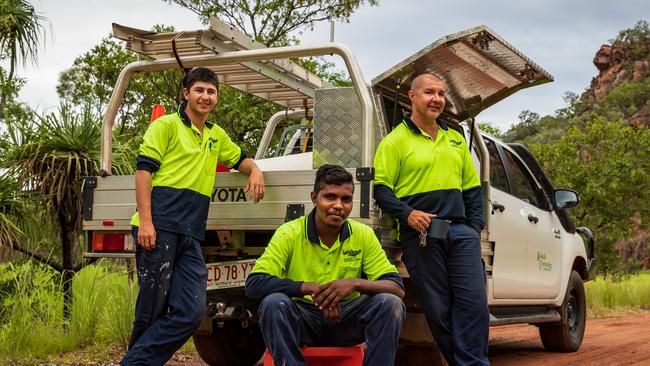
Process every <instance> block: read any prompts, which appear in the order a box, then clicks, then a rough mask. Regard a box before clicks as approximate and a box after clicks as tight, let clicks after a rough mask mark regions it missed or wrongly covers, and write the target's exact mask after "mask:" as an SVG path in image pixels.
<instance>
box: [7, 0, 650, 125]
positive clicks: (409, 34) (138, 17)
mask: <svg viewBox="0 0 650 366" xmlns="http://www.w3.org/2000/svg"><path fill="white" fill-rule="evenodd" d="M33 3H34V4H35V7H36V9H37V11H38V12H39V13H40V14H41V15H43V16H45V17H47V18H48V19H49V21H50V25H51V28H52V31H53V34H52V33H48V35H47V40H46V45H45V47H44V48H42V51H41V53H40V56H39V61H38V67H33V66H28V67H27V68H25V69H22V68H21V69H20V70H19V73H20V76H22V77H25V78H26V79H27V80H28V83H27V85H26V86H25V87H24V88H23V90H22V93H21V97H22V98H23V100H25V101H27V102H28V103H29V104H30V105H31V106H32V107H35V108H37V109H39V110H42V109H47V108H52V107H53V106H57V105H58V97H57V95H56V90H55V87H56V83H57V78H58V75H59V73H60V72H62V71H63V70H65V69H66V68H69V67H70V66H71V65H72V62H73V60H74V58H75V57H77V56H79V55H81V54H82V53H84V52H86V51H88V50H90V48H92V47H93V46H94V45H96V44H98V43H99V42H100V40H101V39H102V38H103V37H105V36H107V35H109V34H110V32H111V23H113V22H116V23H119V24H122V25H126V26H131V27H135V28H140V29H150V28H151V27H152V26H153V25H154V24H167V25H173V26H174V27H175V28H176V29H177V30H193V29H202V28H205V27H204V26H203V25H202V24H201V23H200V21H199V20H198V17H197V16H196V15H195V14H194V13H192V12H190V11H188V10H185V9H183V8H181V7H179V6H177V5H170V4H168V3H166V2H164V1H162V0H110V1H108V0H106V1H99V0H35V1H34V2H33ZM639 20H646V21H649V20H650V5H649V4H648V2H647V0H619V1H609V0H536V1H526V0H509V1H508V0H490V1H486V0H475V1H470V0H437V1H434V0H429V1H424V0H400V1H394V0H393V1H390V0H382V1H381V3H380V6H379V7H368V6H365V7H363V8H361V9H359V10H358V11H357V12H356V13H355V14H354V15H353V16H352V17H351V18H350V22H349V23H345V24H342V23H337V24H336V30H335V40H336V41H338V42H343V43H345V44H347V45H348V46H350V47H351V48H352V50H353V51H354V52H355V54H356V56H357V58H358V60H359V62H360V63H361V67H362V70H363V74H364V77H365V79H366V81H367V82H370V80H371V79H372V78H374V77H375V76H377V75H379V74H381V73H382V72H383V71H385V70H386V69H388V68H390V67H392V66H393V65H395V64H397V63H398V62H400V61H402V60H403V59H404V58H406V57H408V56H410V55H411V54H413V53H414V52H416V51H419V50H420V49H422V48H423V47H425V46H427V45H428V44H430V43H432V42H433V41H435V40H437V39H438V38H440V37H442V36H444V35H447V34H450V33H455V32H458V31H460V30H464V29H467V28H470V27H473V26H476V25H480V24H485V25H487V26H489V27H490V28H491V29H492V30H493V31H495V32H496V33H497V34H499V35H500V36H501V37H502V38H503V39H505V40H506V41H508V42H509V43H510V44H512V45H513V46H514V47H516V48H517V49H519V50H520V51H522V52H523V53H524V54H525V55H527V56H528V57H529V58H531V59H532V60H533V61H534V62H536V63H537V64H538V65H540V66H541V67H542V68H544V69H545V70H546V71H548V72H549V73H550V74H551V75H553V76H554V77H555V81H554V82H553V83H550V84H545V85H542V86H538V87H534V88H531V89H527V90H523V91H520V92H518V93H516V94H514V95H513V96H511V97H509V98H508V99H506V100H504V101H502V102H500V103H498V104H497V105H495V106H493V107H491V108H489V109H487V110H485V111H484V112H482V113H481V114H480V115H479V116H478V120H479V121H490V122H493V123H494V124H495V125H497V126H499V127H500V128H501V129H502V130H506V129H507V128H508V127H509V126H510V125H512V124H513V123H516V122H517V121H518V118H517V116H518V115H519V113H520V112H521V111H522V110H530V111H533V112H537V113H539V114H541V115H545V114H552V113H553V112H554V111H555V110H556V109H558V108H561V107H563V106H564V101H563V96H564V94H565V92H567V91H571V92H574V93H581V92H582V91H583V90H584V89H585V88H587V87H588V86H589V83H590V81H591V79H592V78H593V77H594V76H596V75H597V73H598V70H597V69H596V68H595V67H594V66H593V63H592V59H593V57H594V55H595V53H596V51H598V49H599V48H600V46H601V45H602V44H604V43H607V42H608V40H610V39H612V38H614V37H615V36H616V35H617V34H618V32H619V31H620V30H623V29H626V28H630V27H632V26H633V25H635V24H636V22H637V21H639ZM302 40H303V44H312V43H322V42H327V41H329V25H328V24H323V25H321V26H318V27H317V28H316V29H315V30H314V31H313V32H309V31H306V32H305V33H304V34H303V35H302Z"/></svg>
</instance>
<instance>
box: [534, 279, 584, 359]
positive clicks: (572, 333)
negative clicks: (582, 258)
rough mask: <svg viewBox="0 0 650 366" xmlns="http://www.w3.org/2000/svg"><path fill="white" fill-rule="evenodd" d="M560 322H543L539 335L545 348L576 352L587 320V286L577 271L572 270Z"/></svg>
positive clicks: (561, 308)
mask: <svg viewBox="0 0 650 366" xmlns="http://www.w3.org/2000/svg"><path fill="white" fill-rule="evenodd" d="M558 310H559V311H560V315H561V316H562V319H561V321H560V322H559V323H551V324H542V325H540V326H539V335H540V337H541V338H542V344H544V348H546V349H547V350H549V351H555V352H575V351H577V350H578V348H580V345H581V344H582V338H583V336H584V334H585V325H586V321H587V316H586V315H587V309H586V299H585V287H584V285H583V283H582V278H580V275H579V274H578V272H576V271H571V276H570V277H569V285H568V286H567V289H566V295H565V296H564V302H562V306H561V307H560V308H559V309H558Z"/></svg>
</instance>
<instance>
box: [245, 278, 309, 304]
mask: <svg viewBox="0 0 650 366" xmlns="http://www.w3.org/2000/svg"><path fill="white" fill-rule="evenodd" d="M301 289H302V282H297V281H293V280H290V279H288V278H279V277H276V276H273V275H270V274H266V273H252V274H250V275H249V276H248V278H247V279H246V286H245V288H244V291H245V292H246V296H247V297H249V298H252V299H262V298H264V297H266V296H268V295H270V294H273V293H283V294H285V295H287V296H289V297H300V296H302V293H301Z"/></svg>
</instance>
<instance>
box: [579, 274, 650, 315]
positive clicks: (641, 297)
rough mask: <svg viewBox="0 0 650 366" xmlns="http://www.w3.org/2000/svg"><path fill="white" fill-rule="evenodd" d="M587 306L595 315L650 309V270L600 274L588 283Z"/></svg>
mask: <svg viewBox="0 0 650 366" xmlns="http://www.w3.org/2000/svg"><path fill="white" fill-rule="evenodd" d="M585 287H586V292H587V306H588V307H589V310H590V313H591V314H593V315H596V316H598V315H604V314H609V313H611V312H612V310H632V309H646V310H647V309H650V271H645V272H641V273H638V274H635V275H629V276H623V277H618V278H616V277H612V276H608V277H603V276H598V277H597V278H596V279H594V280H593V281H590V282H587V283H586V286H585Z"/></svg>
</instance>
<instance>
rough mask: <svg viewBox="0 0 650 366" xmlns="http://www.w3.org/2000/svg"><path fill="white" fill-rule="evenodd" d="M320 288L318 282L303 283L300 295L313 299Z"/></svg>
mask: <svg viewBox="0 0 650 366" xmlns="http://www.w3.org/2000/svg"><path fill="white" fill-rule="evenodd" d="M318 286H320V283H318V282H303V283H302V285H300V294H301V295H303V296H304V295H310V296H312V297H313V296H314V293H315V292H316V290H318Z"/></svg>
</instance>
